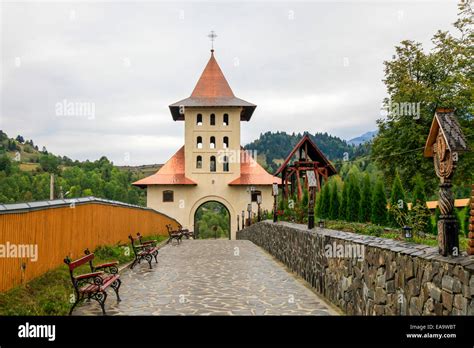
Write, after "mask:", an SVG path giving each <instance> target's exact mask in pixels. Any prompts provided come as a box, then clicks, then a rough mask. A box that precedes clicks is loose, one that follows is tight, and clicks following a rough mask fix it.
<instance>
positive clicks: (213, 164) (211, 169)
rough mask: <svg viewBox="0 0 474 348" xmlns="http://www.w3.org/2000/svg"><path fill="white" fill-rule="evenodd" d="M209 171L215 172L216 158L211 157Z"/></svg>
mask: <svg viewBox="0 0 474 348" xmlns="http://www.w3.org/2000/svg"><path fill="white" fill-rule="evenodd" d="M209 169H210V171H211V172H215V171H216V156H211V163H210V168H209Z"/></svg>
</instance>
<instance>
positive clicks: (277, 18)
mask: <svg viewBox="0 0 474 348" xmlns="http://www.w3.org/2000/svg"><path fill="white" fill-rule="evenodd" d="M456 13H457V8H456V1H452V2H451V1H449V2H438V1H432V2H428V1H423V2H383V3H380V2H373V1H348V2H323V1H315V2H296V3H286V2H280V1H276V2H269V1H249V2H243V3H236V2H228V3H225V4H221V3H212V2H184V3H172V2H157V1H152V2H147V1H145V2H138V3H134V2H86V3H80V2H59V3H58V2H56V3H55V2H21V3H14V2H7V3H2V18H1V21H2V26H1V29H2V42H1V48H2V55H1V59H2V61H1V63H2V79H1V85H0V88H1V90H0V97H1V105H0V106H1V107H0V128H1V129H3V130H4V131H6V132H7V133H8V134H9V135H10V136H16V135H17V134H22V135H23V136H24V137H26V138H28V139H33V140H34V141H35V143H38V144H40V145H45V146H46V147H47V148H48V150H50V151H52V152H54V153H57V154H60V155H66V156H68V157H71V158H74V159H76V158H77V159H86V158H89V159H97V158H100V157H101V156H102V155H106V156H107V157H109V158H110V159H111V160H113V161H114V162H115V163H117V164H127V163H126V161H125V159H124V158H125V157H124V153H130V162H132V163H134V164H146V163H157V162H158V163H160V162H161V163H162V162H165V161H166V160H167V159H168V158H169V157H170V156H171V155H172V154H173V153H174V152H175V151H176V150H177V149H178V148H179V146H181V145H182V143H183V141H184V139H183V136H184V131H183V126H184V125H183V123H182V122H174V121H173V120H172V118H171V115H170V113H169V109H168V105H169V104H171V103H173V102H175V101H177V100H180V99H183V98H185V97H187V96H189V95H190V93H191V91H192V89H193V87H194V85H195V83H196V81H197V79H198V78H199V75H200V74H201V72H202V70H203V68H204V66H205V64H206V63H207V60H208V59H209V51H208V50H209V46H210V42H209V40H208V38H207V37H206V35H207V33H208V32H209V31H210V30H215V31H216V32H217V35H218V37H217V40H216V42H215V46H216V57H217V60H218V62H219V64H220V66H221V68H222V70H223V71H224V74H225V75H226V77H227V79H228V81H229V83H230V85H231V87H232V89H233V91H234V93H235V94H236V95H237V96H238V97H240V98H242V99H245V100H248V101H250V102H253V103H255V104H257V105H258V106H257V109H256V112H255V113H254V115H253V117H252V120H251V121H250V122H248V123H247V122H243V124H242V139H241V140H242V143H247V142H249V141H252V140H254V139H255V138H256V137H258V135H259V134H260V133H262V132H265V131H267V130H273V131H276V130H281V131H283V130H284V131H287V132H290V133H291V132H293V131H295V132H303V131H305V130H308V131H311V132H329V133H331V134H333V135H336V136H340V137H342V138H346V139H348V138H351V137H354V136H357V135H359V134H361V133H364V132H366V131H368V130H373V129H375V127H376V125H375V120H376V119H377V118H378V117H380V114H379V108H380V103H381V100H382V99H383V97H384V96H385V88H384V85H383V83H382V79H383V61H384V60H387V59H390V58H391V55H392V54H393V53H394V46H395V45H397V44H398V43H399V42H400V41H401V40H403V39H413V40H416V41H420V42H422V43H423V44H424V45H425V47H430V46H429V45H430V38H431V36H432V35H433V34H434V33H435V32H436V30H438V29H442V30H447V29H449V28H450V27H451V23H452V22H454V21H455V19H456ZM63 100H67V101H70V102H87V103H90V104H91V105H94V108H95V117H94V118H88V117H58V116H56V114H55V106H56V105H57V103H59V102H62V101H63Z"/></svg>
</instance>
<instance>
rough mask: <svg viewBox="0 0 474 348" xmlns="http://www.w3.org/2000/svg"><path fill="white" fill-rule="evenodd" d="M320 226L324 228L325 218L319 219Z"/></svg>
mask: <svg viewBox="0 0 474 348" xmlns="http://www.w3.org/2000/svg"><path fill="white" fill-rule="evenodd" d="M319 228H324V220H322V219H321V220H319Z"/></svg>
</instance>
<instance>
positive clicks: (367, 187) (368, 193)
mask: <svg viewBox="0 0 474 348" xmlns="http://www.w3.org/2000/svg"><path fill="white" fill-rule="evenodd" d="M371 213H372V186H371V183H370V177H369V175H368V174H366V175H365V176H364V181H363V184H362V193H361V199H360V206H359V221H360V222H369V221H370V217H371V216H370V215H371Z"/></svg>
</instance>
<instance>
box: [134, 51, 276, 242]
mask: <svg viewBox="0 0 474 348" xmlns="http://www.w3.org/2000/svg"><path fill="white" fill-rule="evenodd" d="M169 108H170V111H171V115H172V117H173V120H175V121H184V137H185V139H184V146H182V147H181V148H180V149H179V150H178V151H177V152H176V153H175V154H174V155H173V157H171V159H169V160H168V161H167V162H166V163H165V164H164V165H163V167H162V168H161V169H160V170H159V171H158V172H157V173H155V174H153V175H151V176H149V177H146V178H144V179H141V180H139V181H137V182H135V183H133V185H136V186H139V187H143V188H147V206H148V207H152V208H154V209H156V210H158V211H160V212H163V213H165V214H167V215H169V216H172V217H173V218H175V219H176V220H178V221H179V222H180V223H181V224H182V225H183V227H184V228H189V229H193V230H194V229H195V226H194V224H195V223H194V217H195V214H196V210H197V209H198V207H199V206H200V205H202V204H203V203H205V202H207V201H216V202H219V203H221V204H223V205H224V206H225V207H226V208H227V210H228V211H229V214H230V235H231V238H232V239H235V233H236V231H237V216H239V217H240V216H241V214H242V211H245V215H246V216H248V213H247V206H248V204H251V206H252V211H253V212H255V213H256V212H257V198H256V196H257V195H256V194H255V193H256V192H259V195H260V196H261V206H260V207H261V209H262V210H264V209H266V210H269V211H270V210H271V209H272V208H273V197H272V194H271V193H272V184H273V183H281V179H280V178H278V177H275V176H273V175H271V174H269V173H267V172H266V171H265V169H263V168H262V167H261V166H260V165H259V164H258V163H257V162H256V161H255V160H254V159H253V158H252V156H250V155H249V154H248V153H247V152H246V151H244V150H243V149H242V147H241V145H240V122H241V121H250V118H251V117H252V114H253V112H254V110H255V108H256V105H254V104H251V103H249V102H246V101H245V100H242V99H239V98H237V97H235V96H234V93H233V92H232V89H231V88H230V86H229V84H228V83H227V80H226V79H225V77H224V74H223V73H222V71H221V69H220V67H219V65H218V64H217V61H216V59H215V58H214V50H211V58H210V59H209V62H208V63H207V65H206V68H205V69H204V71H203V73H202V75H201V77H200V78H199V81H198V83H197V84H196V87H195V88H194V90H193V92H192V94H191V96H190V97H189V98H186V99H183V100H181V101H179V102H176V103H174V104H171V105H170V106H169Z"/></svg>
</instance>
